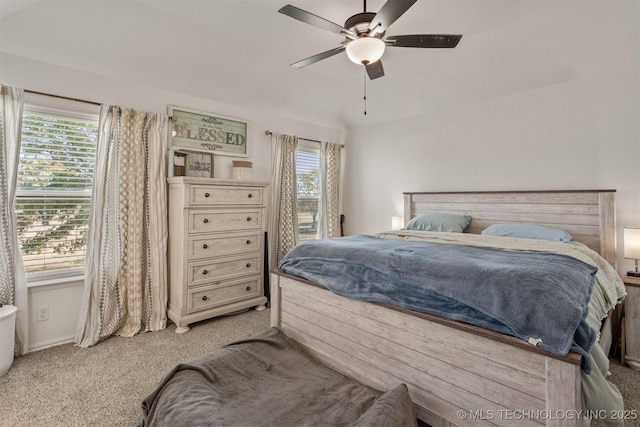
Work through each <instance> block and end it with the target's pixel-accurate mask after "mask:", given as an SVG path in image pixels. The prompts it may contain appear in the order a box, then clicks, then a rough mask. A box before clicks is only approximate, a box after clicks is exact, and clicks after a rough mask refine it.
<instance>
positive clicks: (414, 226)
mask: <svg viewBox="0 0 640 427" xmlns="http://www.w3.org/2000/svg"><path fill="white" fill-rule="evenodd" d="M470 222H471V217H470V216H469V215H459V214H450V213H440V212H432V213H425V214H421V215H418V216H417V217H415V218H413V219H412V220H411V221H409V222H408V223H407V225H406V226H405V227H404V228H405V230H423V231H449V232H453V233H462V232H463V231H464V229H465V228H467V226H468V225H469V223H470Z"/></svg>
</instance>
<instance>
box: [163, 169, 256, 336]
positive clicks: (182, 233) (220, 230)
mask: <svg viewBox="0 0 640 427" xmlns="http://www.w3.org/2000/svg"><path fill="white" fill-rule="evenodd" d="M167 181H168V183H169V310H168V311H169V313H168V315H169V319H171V320H172V321H173V322H174V323H175V324H176V325H177V328H176V333H184V332H187V331H188V330H189V326H188V325H189V324H190V323H194V322H198V321H200V320H204V319H208V318H211V317H214V316H219V315H222V314H228V313H233V312H235V311H239V310H243V309H246V308H250V307H256V310H264V309H265V304H266V302H267V299H266V298H265V296H264V287H263V279H264V277H263V262H264V244H263V240H264V238H263V236H264V221H265V189H266V187H267V184H266V183H262V182H255V181H237V180H221V179H213V178H193V177H183V176H181V177H173V178H168V179H167Z"/></svg>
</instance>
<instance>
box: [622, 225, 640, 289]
mask: <svg viewBox="0 0 640 427" xmlns="http://www.w3.org/2000/svg"><path fill="white" fill-rule="evenodd" d="M624 257H625V258H627V259H632V260H635V262H636V270H635V271H628V272H627V276H631V277H640V272H638V260H639V259H640V228H638V227H625V228H624Z"/></svg>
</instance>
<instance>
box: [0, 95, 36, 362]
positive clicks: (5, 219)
mask: <svg viewBox="0 0 640 427" xmlns="http://www.w3.org/2000/svg"><path fill="white" fill-rule="evenodd" d="M0 94H1V95H2V100H1V102H0V138H2V140H1V141H0V206H1V207H0V303H2V304H11V305H15V306H16V307H17V308H18V312H17V316H16V339H15V352H16V354H18V355H20V354H24V353H26V352H27V350H28V348H27V347H28V344H29V340H28V331H29V328H28V326H29V324H28V321H29V306H28V296H27V281H26V278H25V272H24V265H23V264H22V253H21V251H20V243H19V242H18V229H17V221H16V210H15V207H16V183H17V180H18V163H19V161H20V135H21V132H22V111H23V109H24V90H22V89H19V88H13V87H8V86H3V85H0Z"/></svg>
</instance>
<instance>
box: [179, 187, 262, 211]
mask: <svg viewBox="0 0 640 427" xmlns="http://www.w3.org/2000/svg"><path fill="white" fill-rule="evenodd" d="M262 198H263V194H262V188H261V187H255V188H253V187H213V186H208V185H192V186H191V190H190V192H189V204H190V205H199V206H214V205H262V203H263V202H262Z"/></svg>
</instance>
